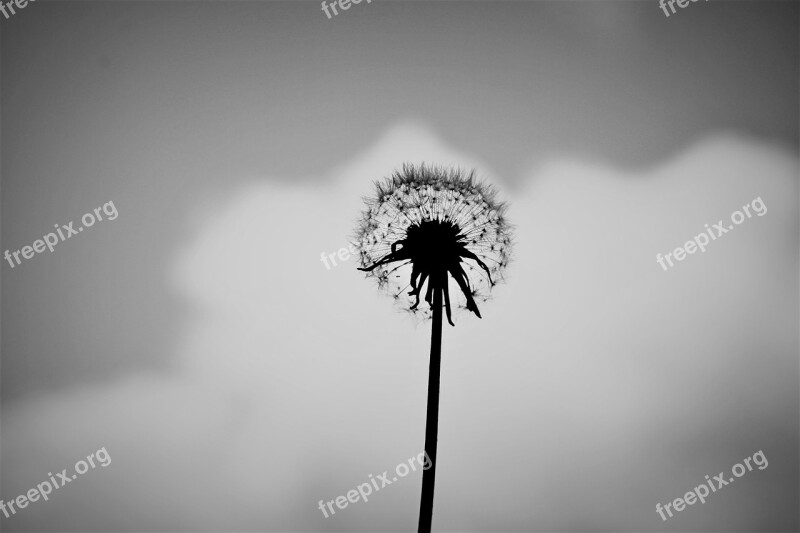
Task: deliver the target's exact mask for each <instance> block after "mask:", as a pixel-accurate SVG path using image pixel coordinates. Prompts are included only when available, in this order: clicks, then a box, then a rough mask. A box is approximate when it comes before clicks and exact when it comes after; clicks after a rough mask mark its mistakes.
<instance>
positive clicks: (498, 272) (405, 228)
mask: <svg viewBox="0 0 800 533" xmlns="http://www.w3.org/2000/svg"><path fill="white" fill-rule="evenodd" d="M495 196H496V193H495V191H494V189H493V188H492V187H490V186H488V185H486V184H483V183H480V182H478V181H477V180H476V178H475V172H474V171H471V172H469V173H463V172H462V171H461V170H455V169H445V168H441V167H428V166H425V165H424V164H422V165H419V166H414V165H410V164H406V165H403V168H402V170H401V171H399V172H395V173H394V174H393V175H392V176H391V177H390V178H388V179H387V180H385V181H383V182H378V183H377V184H376V194H375V196H374V197H372V198H367V199H366V200H365V201H366V204H367V209H366V210H365V211H364V214H363V216H362V218H361V221H360V223H359V225H358V228H357V230H356V235H355V237H356V241H357V244H358V248H359V252H360V263H361V267H360V268H359V270H362V271H364V272H366V273H367V277H371V278H374V279H375V280H376V281H377V283H378V287H379V288H380V289H382V290H384V291H385V292H387V293H389V294H390V295H391V296H392V298H393V299H394V300H395V301H396V302H397V303H398V304H399V305H401V306H403V307H404V308H406V309H408V311H410V312H411V313H413V314H415V315H421V316H423V317H424V318H430V319H431V320H432V325H431V358H430V371H429V375H428V413H427V419H426V426H425V451H426V453H427V454H428V457H429V458H430V462H431V467H430V468H429V469H428V470H424V471H423V474H422V498H421V501H420V514H419V531H420V532H429V531H430V529H431V519H432V517H433V488H434V480H435V477H436V464H437V462H436V444H437V439H436V435H437V433H438V425H439V424H438V422H439V420H438V417H439V374H440V367H441V352H442V308H444V310H445V313H446V315H447V322H448V323H449V324H450V325H451V326H453V325H454V324H453V320H452V315H453V312H452V306H451V297H452V300H455V301H456V302H457V304H458V307H457V308H458V309H465V310H467V311H469V312H472V313H474V314H475V315H476V316H477V317H478V318H481V313H480V310H479V308H478V304H477V302H481V303H484V302H486V301H487V300H488V299H489V293H490V291H491V289H492V288H493V287H494V286H495V285H496V284H497V283H498V282H499V281H502V280H503V274H504V272H505V269H506V267H507V266H508V262H509V259H510V254H511V228H510V226H509V224H508V223H507V221H506V220H505V217H504V213H505V209H506V206H505V204H504V203H502V202H498V201H496V200H495ZM409 289H410V290H409ZM423 293H424V300H425V302H426V303H427V304H428V305H427V307H425V306H423V309H420V308H419V305H420V297H421V296H422V294H423Z"/></svg>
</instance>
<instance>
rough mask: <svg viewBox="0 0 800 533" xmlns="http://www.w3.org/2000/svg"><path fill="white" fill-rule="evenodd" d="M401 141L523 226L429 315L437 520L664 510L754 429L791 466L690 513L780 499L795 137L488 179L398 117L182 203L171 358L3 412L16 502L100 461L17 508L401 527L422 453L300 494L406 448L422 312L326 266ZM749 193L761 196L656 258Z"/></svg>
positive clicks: (508, 520) (117, 519) (104, 515)
mask: <svg viewBox="0 0 800 533" xmlns="http://www.w3.org/2000/svg"><path fill="white" fill-rule="evenodd" d="M406 160H411V161H429V162H438V163H443V164H460V165H462V166H467V167H476V168H478V170H479V172H480V173H481V174H483V175H485V176H487V177H489V178H491V179H493V180H494V181H497V182H498V185H500V188H501V195H503V196H504V197H505V199H507V200H509V202H510V203H511V211H510V213H509V218H510V219H511V221H512V222H513V223H514V224H515V225H516V235H517V245H516V257H515V262H514V263H513V264H512V267H511V270H510V272H509V281H508V283H507V284H505V285H502V286H500V287H498V288H497V290H496V295H495V299H494V300H493V301H492V302H490V305H487V307H486V309H485V311H484V310H483V309H482V314H483V316H484V319H483V320H477V319H473V318H471V317H469V318H465V319H462V320H461V321H460V322H458V323H457V327H455V328H446V330H445V334H444V361H443V370H442V389H441V390H442V398H441V409H440V415H441V416H440V444H439V453H440V464H439V465H438V470H437V503H436V510H435V514H436V521H437V524H438V526H437V527H441V528H443V529H447V530H468V529H473V530H486V531H488V530H514V529H520V530H523V529H526V530H528V529H531V528H533V527H536V528H538V529H540V530H548V529H555V528H559V529H565V530H573V529H574V530H577V529H587V528H597V529H614V528H626V529H640V530H648V529H651V530H652V529H659V528H661V527H662V525H661V523H660V519H658V518H657V515H656V514H655V511H654V508H655V504H656V502H658V501H661V502H665V501H668V499H670V498H676V497H679V496H681V495H682V494H683V493H684V492H686V491H687V490H689V489H691V488H692V487H693V486H694V485H697V484H698V481H702V479H703V475H704V474H706V473H713V474H716V473H717V472H718V471H719V470H720V469H723V468H728V467H729V466H730V464H732V463H733V462H736V461H738V460H739V459H741V458H743V457H744V455H743V454H745V453H747V454H752V453H754V452H756V451H757V450H758V449H759V448H763V449H764V451H765V454H766V456H767V457H768V458H769V460H770V465H773V464H783V465H785V466H786V467H787V468H783V467H775V468H774V469H767V470H765V471H763V472H757V473H754V474H752V475H750V474H748V477H752V479H747V478H744V479H747V480H746V481H745V480H743V481H741V483H740V485H737V486H735V487H731V488H729V489H727V490H728V491H729V492H728V493H727V494H721V495H719V496H716V497H717V500H718V501H717V502H711V501H710V502H708V503H707V504H706V505H705V506H703V507H698V508H692V509H689V510H687V511H684V513H682V516H681V517H680V519H681V520H685V521H684V522H682V524H685V528H687V529H696V530H701V529H704V528H709V527H712V526H719V524H721V523H722V524H734V523H736V524H749V525H752V526H753V527H757V526H758V524H759V523H760V522H758V520H759V519H762V518H764V516H763V513H766V512H767V510H766V507H763V508H760V509H759V510H757V511H756V510H753V509H752V508H747V507H743V506H742V505H741V502H744V501H746V500H747V498H750V497H754V496H755V495H756V494H757V493H758V492H757V491H759V490H763V489H764V488H765V487H767V486H773V484H779V485H782V486H784V487H785V488H786V490H785V491H784V494H785V496H781V495H778V496H775V498H776V499H777V500H779V501H783V500H782V498H785V497H788V498H791V497H792V495H794V496H797V487H796V484H795V485H794V486H792V481H791V480H790V476H788V473H791V472H793V471H796V467H797V463H796V461H797V459H796V455H792V453H793V452H791V445H792V443H791V442H789V443H788V444H783V443H785V442H786V433H785V427H786V423H787V420H792V421H793V422H792V423H794V424H796V420H797V417H796V416H794V418H792V416H793V415H796V414H797V412H796V406H794V405H793V404H792V402H791V400H792V398H793V397H794V396H793V394H794V392H793V391H794V390H796V380H792V379H790V378H793V377H796V373H795V374H794V375H790V372H791V371H792V369H795V370H796V361H795V360H794V354H795V353H796V352H795V350H796V347H797V345H796V338H795V336H794V335H795V333H796V322H797V310H796V306H795V304H796V300H795V296H796V294H797V290H796V289H797V281H796V271H797V248H796V243H797V227H796V222H797V213H798V206H797V194H796V193H797V181H796V175H797V165H796V162H795V161H794V160H793V159H792V157H791V155H790V154H787V153H784V152H783V151H781V150H780V149H775V148H772V147H769V146H766V145H763V144H760V143H758V142H755V141H753V140H751V139H744V138H738V137H734V136H731V135H721V136H716V137H708V138H706V139H705V140H703V141H701V142H699V143H697V144H696V145H694V146H693V147H692V148H691V149H690V150H688V151H687V152H685V153H682V154H679V155H678V156H677V157H675V158H674V159H670V160H668V161H665V162H664V163H663V164H662V165H660V166H659V167H657V168H653V169H651V170H649V171H648V172H645V173H639V174H631V173H626V172H622V171H619V170H617V169H614V168H611V167H610V166H608V165H603V164H599V163H598V162H595V161H576V160H570V159H566V158H561V159H558V160H551V161H549V162H546V163H545V164H543V165H542V166H539V167H537V168H535V169H532V170H531V171H530V172H528V173H527V175H526V176H525V177H524V178H525V179H524V180H523V182H524V183H525V185H524V187H523V188H522V189H521V190H514V191H509V190H505V191H503V190H502V189H503V187H502V186H503V183H504V182H505V180H504V179H501V177H499V176H496V174H494V173H493V171H492V169H489V168H487V166H486V165H485V164H484V163H483V162H482V161H481V160H480V159H478V158H476V157H474V156H472V155H470V154H464V153H459V152H458V151H457V150H454V149H453V148H451V147H450V146H448V145H447V144H446V143H445V142H444V141H442V140H441V139H439V138H438V137H437V136H436V135H435V134H434V133H433V132H432V131H431V129H430V128H429V127H428V126H426V125H424V124H422V123H417V122H405V123H401V124H398V125H396V126H395V127H393V128H391V129H389V130H388V131H387V132H386V134H385V135H383V136H382V137H380V138H378V139H376V140H375V141H374V144H373V145H371V146H367V147H364V151H363V153H362V154H360V155H358V156H356V157H354V158H353V159H352V160H351V161H350V162H349V163H347V164H345V165H343V166H342V167H340V168H335V169H331V172H330V175H329V176H323V177H322V178H324V179H322V180H301V182H300V183H301V184H300V185H292V184H288V183H287V182H286V180H283V179H274V178H275V177H271V176H253V177H252V180H251V183H250V185H249V186H247V187H245V188H243V189H242V190H240V191H236V192H234V193H233V194H232V195H231V196H230V197H228V198H225V199H223V200H220V201H218V205H217V208H216V211H215V212H213V213H211V212H208V210H205V211H203V212H199V211H198V212H196V213H195V216H194V217H193V218H192V220H191V227H192V228H194V235H192V236H191V237H190V238H189V239H188V240H187V242H186V243H185V245H184V246H183V247H182V248H181V249H179V250H177V251H176V253H175V259H174V262H173V266H172V268H171V270H170V271H169V272H168V273H167V275H166V279H165V286H166V288H167V290H171V291H174V292H175V294H177V295H178V296H179V297H180V298H182V299H183V300H184V301H185V302H186V305H187V308H188V312H187V315H186V316H185V317H184V318H183V322H184V324H183V328H182V331H181V334H180V335H179V336H178V338H177V340H176V343H175V345H174V347H173V350H174V352H173V353H172V354H171V357H172V359H173V360H174V363H175V364H174V369H173V371H172V372H171V373H169V374H166V375H142V374H137V375H131V376H129V377H128V378H126V379H123V380H120V381H116V382H110V383H107V384H104V385H98V386H95V387H92V388H82V389H75V390H72V391H67V392H64V393H63V394H58V395H51V396H43V397H28V398H26V399H24V400H22V401H19V402H17V403H15V404H12V405H9V406H4V416H3V426H4V427H3V429H4V435H3V437H4V438H3V447H4V450H3V452H4V472H3V477H4V480H3V494H4V496H5V497H6V498H7V499H8V498H10V497H12V496H13V495H16V494H19V493H22V492H23V491H24V490H27V488H30V487H32V486H34V485H35V484H36V483H38V482H40V481H41V480H43V479H44V478H45V476H44V474H46V472H47V471H49V470H48V469H57V470H59V471H60V470H61V469H62V468H64V467H70V468H71V465H73V464H74V462H75V461H77V460H78V459H80V458H82V457H84V456H85V455H87V454H88V453H90V452H92V451H94V450H96V449H98V448H100V447H102V446H105V447H106V448H107V450H108V452H109V454H110V455H111V457H112V464H111V465H110V466H109V467H108V468H106V469H100V470H94V471H91V472H90V473H88V474H87V475H85V476H83V477H81V478H80V479H79V480H77V481H76V483H74V484H72V485H70V486H69V487H64V488H63V490H61V491H58V492H57V493H56V494H55V496H56V497H53V498H52V499H51V501H49V502H47V503H43V502H38V503H36V504H33V505H31V506H30V507H29V508H27V509H24V510H22V511H21V512H20V513H19V514H17V515H16V516H14V517H12V518H11V519H10V520H8V521H7V526H6V527H18V528H19V529H20V530H34V529H41V530H53V529H59V530H73V531H78V530H90V529H93V530H129V531H132V530H137V531H143V530H182V529H186V530H257V529H258V530H260V529H270V530H287V529H296V530H338V531H349V530H357V529H362V530H374V529H375V528H381V529H382V530H386V531H390V530H401V529H410V528H413V527H414V524H415V523H416V513H417V507H418V498H419V486H420V485H419V484H420V475H419V473H416V474H414V473H412V474H410V475H409V476H408V477H407V478H405V479H403V480H402V481H401V482H398V483H397V484H396V485H392V486H391V487H387V488H385V489H384V490H383V491H380V492H377V493H376V494H375V495H374V497H373V498H371V500H370V502H369V503H366V504H364V503H361V504H357V505H353V506H352V508H348V509H346V510H343V511H339V512H338V513H337V515H336V516H334V517H332V518H328V519H325V518H324V517H323V516H322V513H321V512H320V511H319V510H318V509H317V501H318V500H319V499H324V500H330V499H333V498H335V497H336V496H338V495H340V494H344V493H346V491H347V490H349V489H352V488H355V487H356V485H358V484H359V483H363V482H364V481H366V480H367V476H368V475H369V474H380V473H382V472H383V471H384V470H391V469H393V468H394V465H396V464H397V463H399V462H403V461H405V460H407V459H408V458H409V457H411V456H412V455H416V454H417V453H419V452H420V451H421V447H422V443H423V438H424V424H425V400H426V385H427V351H428V338H427V337H428V332H427V327H426V326H425V325H415V324H414V323H413V322H412V321H411V320H410V319H409V318H407V317H404V316H403V315H400V314H398V312H397V311H396V310H395V309H394V308H393V307H392V305H391V301H390V300H389V299H387V298H385V297H383V296H380V295H378V294H377V292H376V291H375V288H374V286H373V284H372V283H370V282H367V281H365V280H364V279H363V276H362V275H361V274H360V273H359V272H357V271H356V270H355V266H356V265H355V260H354V259H350V260H348V261H344V262H342V263H341V264H337V266H335V267H334V268H331V269H326V268H325V266H324V265H323V263H322V261H321V260H320V254H321V253H323V252H325V253H334V252H335V251H336V250H338V249H339V248H340V247H344V246H346V245H347V242H348V236H349V234H350V232H351V230H352V225H353V223H354V221H355V218H356V217H357V215H358V212H359V211H360V209H361V203H360V198H361V196H363V195H365V194H368V193H369V192H370V190H371V182H372V180H374V179H376V178H379V177H382V176H384V175H386V174H387V173H388V172H389V171H390V170H391V169H393V168H395V167H397V166H399V165H400V164H402V163H403V162H404V161H406ZM503 178H506V177H503ZM310 183H314V185H308V184H310ZM757 196H760V197H761V198H762V199H763V200H764V203H765V204H766V205H767V207H768V213H767V214H766V215H765V216H763V217H755V218H752V219H749V220H747V221H745V222H744V223H743V224H742V225H741V226H738V227H736V229H735V230H733V231H732V232H730V233H729V234H726V235H725V236H724V237H722V238H720V239H719V240H718V241H714V242H713V243H712V244H711V245H710V246H709V247H708V249H707V251H706V252H705V253H703V254H694V255H692V256H689V257H687V258H686V259H685V260H684V261H683V262H681V263H679V264H677V265H676V266H675V267H674V268H673V269H671V270H670V271H667V272H664V271H663V270H662V269H661V267H659V266H658V264H657V263H656V261H655V256H656V253H666V252H668V251H670V250H672V249H674V248H675V247H677V246H681V245H682V244H683V243H684V242H685V241H687V240H689V239H691V238H692V237H693V236H694V235H695V234H697V233H699V232H700V231H703V228H704V224H706V223H709V224H710V223H715V222H717V220H718V219H726V218H727V217H729V216H730V213H731V212H732V211H734V210H736V209H739V208H740V207H741V206H742V205H744V204H745V203H749V202H750V201H751V200H752V199H753V198H755V197H757ZM211 201H212V199H206V200H205V201H201V202H199V204H200V205H208V204H209V203H210V202H211ZM787 286H788V287H790V288H793V289H794V290H793V291H789V292H790V296H786V287H787ZM96 357H102V354H97V355H96ZM793 387H795V388H793ZM756 428H757V431H756ZM745 429H749V431H745ZM792 435H796V432H795V433H792ZM792 438H796V437H792ZM721 442H724V443H727V444H726V445H725V446H724V447H723V448H720V446H719V444H720V443H721ZM775 458H780V460H779V461H778V462H777V463H773V461H774V460H775ZM792 461H794V464H787V463H791V462H792ZM790 467H791V468H790ZM715 469H716V470H715ZM712 471H713V472H712ZM782 472H786V473H787V474H784V473H782ZM792 491H794V492H792ZM715 504H716V505H715ZM748 513H749V514H748ZM760 513H761V514H760ZM791 516H792V515H791V513H789V514H786V515H781V517H780V518H779V519H782V520H784V522H779V523H788V522H785V521H786V520H791V519H792V518H791ZM787 517H788V518H787ZM3 520H5V518H3ZM656 520H659V521H658V522H656ZM795 520H796V518H795ZM12 521H13V522H12ZM377 524H380V526H378V525H377ZM790 525H791V524H790ZM681 527H682V528H683V527H684V526H681ZM722 527H724V526H722ZM731 527H733V526H732V525H731Z"/></svg>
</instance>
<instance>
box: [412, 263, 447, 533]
mask: <svg viewBox="0 0 800 533" xmlns="http://www.w3.org/2000/svg"><path fill="white" fill-rule="evenodd" d="M446 275H447V274H446V273H445V274H444V275H443V276H442V277H444V280H445V283H446V282H447V278H446ZM431 281H433V280H430V281H429V283H430V282H431ZM432 318H433V324H432V325H431V362H430V369H429V370H428V414H427V416H426V419H425V452H426V453H427V455H428V459H429V460H430V465H431V466H430V468H428V469H427V470H423V471H422V497H421V499H420V503H419V528H418V531H419V533H430V531H431V521H432V519H433V485H434V480H435V479H436V439H437V434H438V432H439V376H440V373H441V366H442V289H441V287H437V288H436V290H434V294H433V317H432Z"/></svg>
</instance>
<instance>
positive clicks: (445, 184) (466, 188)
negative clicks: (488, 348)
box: [354, 164, 512, 319]
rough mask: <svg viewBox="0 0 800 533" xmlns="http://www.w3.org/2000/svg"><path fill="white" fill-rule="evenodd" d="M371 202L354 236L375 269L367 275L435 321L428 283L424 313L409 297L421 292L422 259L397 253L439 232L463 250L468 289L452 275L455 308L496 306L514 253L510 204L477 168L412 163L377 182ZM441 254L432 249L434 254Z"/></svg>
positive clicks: (365, 261) (417, 313) (368, 264)
mask: <svg viewBox="0 0 800 533" xmlns="http://www.w3.org/2000/svg"><path fill="white" fill-rule="evenodd" d="M364 201H365V204H366V208H365V209H364V211H363V213H362V216H361V219H360V220H359V223H358V225H357V228H356V232H355V235H354V240H355V244H356V245H357V247H358V249H359V261H360V266H361V267H362V268H363V269H367V268H370V267H372V269H371V270H368V271H367V273H366V275H367V277H369V278H373V279H374V280H375V281H376V282H377V284H378V287H379V289H380V290H381V291H384V292H386V293H388V294H389V295H390V296H392V298H393V299H394V301H395V302H396V303H397V304H398V305H399V306H401V307H402V308H404V309H407V310H409V311H410V312H411V313H412V315H414V316H422V317H423V318H426V319H427V318H430V317H431V315H432V313H431V308H430V305H428V304H426V303H425V302H424V301H422V300H425V291H426V289H423V288H421V283H420V286H419V287H418V290H419V291H420V300H421V301H422V303H420V304H419V305H418V307H416V308H415V307H414V304H415V303H416V302H417V296H416V295H413V294H409V292H412V291H413V289H414V285H413V278H412V274H413V273H414V271H415V265H414V263H415V261H416V262H417V263H418V264H417V265H416V268H417V269H420V268H421V267H420V265H419V263H420V262H422V261H421V260H420V259H419V254H417V255H416V256H415V258H408V257H404V256H403V254H402V253H398V252H397V250H398V249H400V250H401V249H402V247H403V246H404V244H402V243H405V246H408V243H409V242H411V240H412V239H413V238H415V237H414V236H415V235H418V234H421V233H427V235H428V236H430V235H431V234H436V233H437V232H438V234H439V235H440V237H439V238H441V239H444V240H442V241H441V242H442V243H444V244H445V245H446V244H447V243H450V242H452V243H456V244H457V246H458V249H459V250H462V251H461V252H460V255H459V257H456V258H455V260H456V261H457V262H458V264H459V265H460V269H461V270H462V271H463V272H464V274H465V276H464V280H463V281H465V282H466V290H464V287H459V285H458V284H457V282H456V280H455V279H454V278H453V276H447V283H448V287H449V295H450V298H451V300H452V302H453V307H454V308H457V309H467V308H468V300H467V298H468V297H467V294H469V296H470V297H472V298H473V300H474V301H476V302H478V301H479V302H486V301H488V299H489V294H490V292H491V289H492V287H494V286H495V285H496V284H497V282H499V281H503V280H504V274H505V269H506V267H507V265H508V263H509V260H510V258H511V249H512V238H511V237H512V234H511V227H510V225H509V224H508V222H507V221H506V218H505V211H506V204H504V203H503V202H500V201H498V200H497V199H496V191H495V190H494V188H493V187H492V186H490V185H487V184H485V183H483V182H481V181H479V180H478V179H477V178H476V176H475V171H474V170H473V171H470V172H465V171H462V170H461V169H451V168H443V167H435V166H428V165H425V164H421V165H411V164H405V165H403V167H402V169H400V170H398V171H395V172H394V173H393V174H392V175H391V176H390V177H388V178H386V179H384V180H382V181H378V182H376V184H375V193H374V195H373V196H371V197H367V198H365V199H364ZM443 247H445V246H443ZM436 253H437V251H436V250H435V249H433V248H431V250H430V254H432V255H436ZM472 254H474V257H475V258H477V259H478V260H479V261H480V262H482V265H481V264H479V263H478V262H477V261H475V260H474V259H473V258H471V256H472ZM395 258H397V259H395ZM389 259H391V261H389ZM376 265H377V266H376ZM423 271H424V269H423ZM428 285H430V280H429V281H428ZM476 314H477V313H476ZM478 316H480V315H478Z"/></svg>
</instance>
